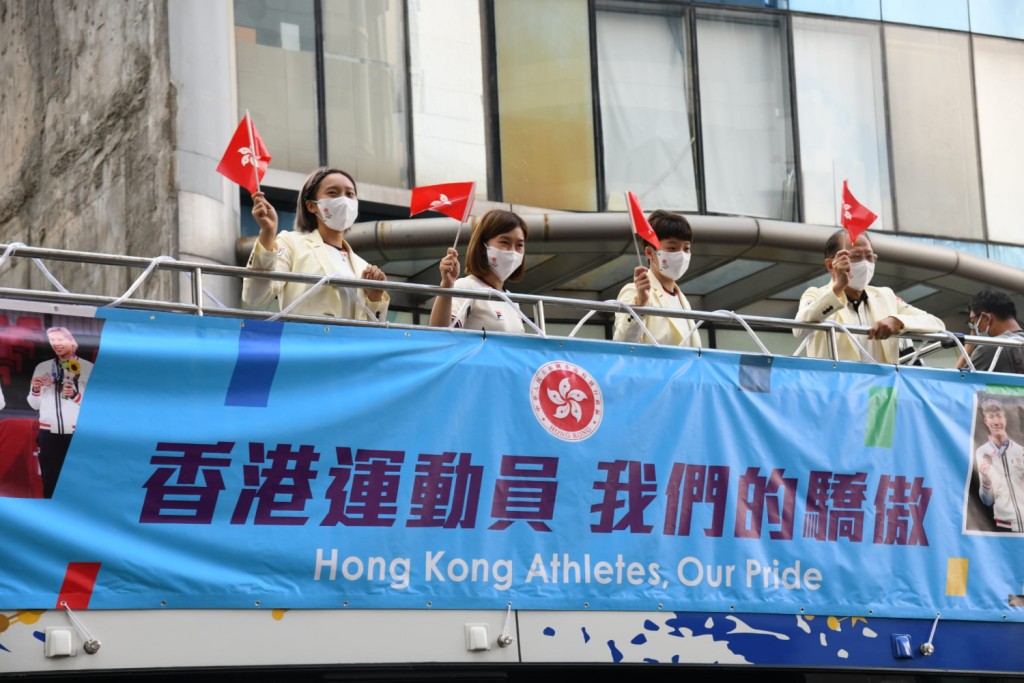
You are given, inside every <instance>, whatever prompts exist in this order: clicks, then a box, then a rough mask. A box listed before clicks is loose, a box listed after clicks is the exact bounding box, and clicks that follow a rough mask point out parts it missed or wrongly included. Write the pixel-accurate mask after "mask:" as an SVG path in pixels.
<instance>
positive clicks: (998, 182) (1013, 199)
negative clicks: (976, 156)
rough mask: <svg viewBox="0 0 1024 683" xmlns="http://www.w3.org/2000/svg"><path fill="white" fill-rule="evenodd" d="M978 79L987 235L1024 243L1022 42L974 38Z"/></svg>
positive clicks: (1023, 79) (1023, 85) (1023, 84)
mask: <svg viewBox="0 0 1024 683" xmlns="http://www.w3.org/2000/svg"><path fill="white" fill-rule="evenodd" d="M974 79H975V97H977V100H978V138H979V140H980V142H981V170H982V178H983V179H984V182H985V221H986V223H987V225H988V238H989V239H990V240H996V241H999V242H1015V243H1017V244H1022V243H1024V231H1022V230H1021V229H1020V227H1021V207H1020V193H1021V183H1022V181H1024V127H1022V126H1021V112H1022V111H1024V43H1019V42H1017V41H1011V40H1002V39H1000V38H983V37H981V36H977V37H975V38H974Z"/></svg>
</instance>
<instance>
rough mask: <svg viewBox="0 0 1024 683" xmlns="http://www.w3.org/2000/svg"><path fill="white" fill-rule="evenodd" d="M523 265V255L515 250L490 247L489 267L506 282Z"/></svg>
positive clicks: (488, 248) (488, 255)
mask: <svg viewBox="0 0 1024 683" xmlns="http://www.w3.org/2000/svg"><path fill="white" fill-rule="evenodd" d="M522 263H523V255H522V254H520V253H519V252H518V251H515V250H514V249H498V248H497V247H492V246H490V245H488V247H487V265H489V266H490V267H491V270H492V271H494V274H495V275H497V276H498V279H499V280H501V281H502V282H504V281H505V280H507V279H508V276H509V275H511V274H512V273H514V272H516V269H517V268H518V267H519V266H520V265H521V264H522Z"/></svg>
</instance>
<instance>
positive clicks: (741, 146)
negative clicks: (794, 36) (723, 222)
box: [697, 11, 797, 220]
mask: <svg viewBox="0 0 1024 683" xmlns="http://www.w3.org/2000/svg"><path fill="white" fill-rule="evenodd" d="M697 53H698V58H697V64H698V68H699V73H700V112H701V125H702V129H703V142H704V173H705V183H706V193H707V210H708V211H709V212H712V213H727V214H740V215H749V216H759V217H764V218H780V219H783V220H793V219H795V218H796V212H795V207H796V188H797V182H796V169H795V165H794V159H793V141H792V117H791V116H790V106H789V67H788V64H787V59H786V49H785V33H784V31H783V27H782V20H781V19H780V18H779V17H778V16H777V15H772V14H755V13H750V14H746V13H744V14H739V13H729V12H721V13H719V12H711V11H707V12H704V11H701V12H698V13H697Z"/></svg>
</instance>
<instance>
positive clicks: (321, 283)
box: [267, 275, 334, 320]
mask: <svg viewBox="0 0 1024 683" xmlns="http://www.w3.org/2000/svg"><path fill="white" fill-rule="evenodd" d="M332 277H334V275H324V276H323V277H322V278H320V280H319V281H317V283H316V284H315V285H313V286H312V287H310V288H309V289H307V290H306V291H305V292H303V293H302V294H300V295H299V296H297V297H296V298H295V301H293V302H291V303H290V304H288V305H287V306H285V307H284V308H282V309H281V310H280V312H278V313H275V314H274V315H272V316H270V317H269V318H267V320H277V319H278V318H280V317H281V316H283V315H288V314H289V313H290V312H291V310H292V309H293V308H295V307H296V306H298V305H299V304H301V303H302V302H303V301H305V300H306V299H307V298H308V297H309V296H310V295H311V294H312V293H313V292H315V291H316V290H318V289H320V288H321V287H323V286H324V283H325V282H327V281H328V280H330V279H331V278H332Z"/></svg>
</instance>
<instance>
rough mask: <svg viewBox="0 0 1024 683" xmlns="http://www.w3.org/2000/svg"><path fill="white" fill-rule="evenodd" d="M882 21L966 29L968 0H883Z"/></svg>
mask: <svg viewBox="0 0 1024 683" xmlns="http://www.w3.org/2000/svg"><path fill="white" fill-rule="evenodd" d="M882 21H892V22H895V23H897V24H914V25H915V26H933V27H935V28H948V29H954V30H957V31H966V30H968V29H969V28H970V25H971V22H970V18H969V17H968V13H967V0H928V2H921V0H882Z"/></svg>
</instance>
